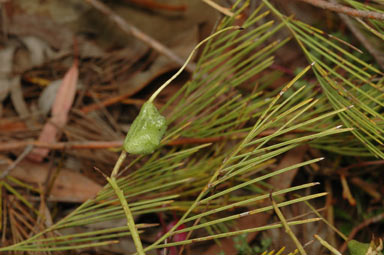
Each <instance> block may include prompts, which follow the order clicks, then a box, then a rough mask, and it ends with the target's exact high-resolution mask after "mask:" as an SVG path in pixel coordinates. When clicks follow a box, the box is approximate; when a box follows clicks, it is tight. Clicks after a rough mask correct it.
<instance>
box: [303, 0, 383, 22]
mask: <svg viewBox="0 0 384 255" xmlns="http://www.w3.org/2000/svg"><path fill="white" fill-rule="evenodd" d="M298 1H301V2H306V3H308V4H311V5H314V6H317V7H320V8H323V9H326V10H330V11H334V12H338V13H343V14H346V15H349V16H353V17H359V18H368V19H378V20H384V14H383V13H379V12H373V11H363V10H357V9H354V8H351V7H348V6H345V5H341V4H337V3H330V2H327V1H324V0H298Z"/></svg>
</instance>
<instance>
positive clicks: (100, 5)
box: [84, 0, 196, 72]
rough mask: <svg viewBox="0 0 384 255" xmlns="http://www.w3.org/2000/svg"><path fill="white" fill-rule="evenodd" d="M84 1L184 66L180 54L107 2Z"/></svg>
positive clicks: (190, 64)
mask: <svg viewBox="0 0 384 255" xmlns="http://www.w3.org/2000/svg"><path fill="white" fill-rule="evenodd" d="M84 1H86V2H88V3H89V4H90V5H92V6H93V7H95V8H96V9H97V10H99V11H100V12H102V13H103V14H105V15H107V16H108V17H109V18H110V19H111V20H112V21H113V22H114V23H116V25H117V26H118V27H119V28H120V29H121V30H123V31H124V32H125V33H127V34H130V35H133V36H134V37H136V38H137V39H139V40H141V41H142V42H144V43H145V44H147V45H148V46H150V47H151V48H153V49H155V50H156V51H157V52H159V53H160V54H163V55H164V56H166V57H168V58H169V59H171V60H172V61H173V62H175V63H177V64H178V65H180V66H182V65H183V64H184V60H183V59H181V58H180V57H179V56H177V55H175V54H174V53H173V52H172V51H171V50H170V49H169V48H167V47H166V46H164V45H163V44H161V43H160V42H158V41H157V40H155V39H153V38H151V37H150V36H149V35H147V34H145V33H144V32H142V31H141V30H140V29H138V28H136V27H134V26H133V25H131V24H129V23H128V22H126V21H125V20H124V19H123V18H122V17H121V16H119V15H117V14H116V13H115V12H113V11H112V10H111V9H110V8H109V7H108V6H106V5H105V4H103V3H101V2H100V1H98V0H84ZM195 68H196V66H195V65H194V64H192V63H189V64H188V65H187V67H186V69H187V70H188V71H190V72H193V71H194V70H195Z"/></svg>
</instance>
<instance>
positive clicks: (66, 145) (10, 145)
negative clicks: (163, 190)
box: [0, 129, 305, 152]
mask: <svg viewBox="0 0 384 255" xmlns="http://www.w3.org/2000/svg"><path fill="white" fill-rule="evenodd" d="M274 132H276V130H274V129H270V130H266V131H264V132H261V133H260V134H259V135H258V137H264V136H268V135H271V134H273V133H274ZM303 132H304V133H305V131H303V130H294V131H292V132H289V133H290V134H296V133H303ZM246 135H247V133H239V134H236V135H232V136H214V137H204V138H197V137H187V138H178V139H174V140H170V141H168V142H166V145H168V146H176V145H187V144H205V143H213V142H219V141H223V140H233V139H242V138H244V137H245V136H246ZM123 142H124V140H123V139H122V140H115V141H81V142H55V143H44V142H39V141H35V140H32V141H31V140H30V141H11V142H3V143H0V152H1V151H10V150H15V149H20V148H24V147H25V146H28V145H33V146H34V147H40V148H47V149H50V150H64V149H66V150H67V149H108V148H117V147H121V146H123Z"/></svg>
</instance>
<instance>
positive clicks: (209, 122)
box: [0, 0, 384, 254]
mask: <svg viewBox="0 0 384 255" xmlns="http://www.w3.org/2000/svg"><path fill="white" fill-rule="evenodd" d="M263 2H264V3H263V4H261V5H260V6H259V7H258V8H256V10H255V11H254V12H253V13H252V14H250V15H249V18H248V19H247V20H245V21H244V23H243V24H242V27H243V28H244V30H242V31H239V30H229V31H226V32H224V33H221V34H220V35H218V36H216V37H215V38H212V39H211V40H209V41H208V42H207V45H206V46H205V48H204V50H203V53H202V56H201V58H200V59H199V62H198V63H197V69H196V71H195V72H194V73H193V77H192V79H191V80H190V81H189V82H187V83H186V84H185V85H184V86H183V87H182V89H180V90H179V91H178V92H177V93H176V94H175V95H174V96H173V97H172V98H171V99H170V100H169V101H168V102H167V104H166V105H165V106H164V107H163V108H162V109H160V111H159V112H160V113H161V114H163V115H164V116H165V120H166V123H164V119H163V118H161V125H159V129H156V130H149V131H148V130H145V129H140V127H143V126H144V127H145V123H146V121H148V120H153V119H156V118H158V117H159V116H160V115H159V113H158V112H157V110H156V111H153V109H149V112H150V114H154V116H155V118H152V117H146V116H144V118H142V119H139V120H138V121H137V122H134V123H133V125H132V131H131V132H136V135H137V133H140V135H143V136H145V135H147V134H148V132H149V133H150V134H151V135H153V136H154V137H156V138H159V139H160V138H161V137H162V135H163V133H164V131H165V125H167V126H168V130H167V131H165V138H163V140H162V141H160V140H159V141H156V143H155V144H149V145H148V144H146V141H145V139H144V138H141V137H142V136H137V137H138V138H139V140H138V141H135V144H137V143H143V144H144V146H141V147H140V148H141V150H140V151H132V150H133V149H134V148H135V146H136V145H134V144H128V143H126V144H127V145H126V146H127V147H126V148H125V149H126V151H128V152H131V153H139V154H148V153H152V152H153V153H152V154H150V155H147V156H145V157H144V156H137V159H136V160H134V161H133V162H130V163H129V164H128V167H132V166H133V165H135V164H136V163H138V162H140V164H139V166H138V167H137V170H135V171H130V172H129V174H125V175H124V176H120V177H119V178H116V183H117V185H118V188H119V189H120V190H121V191H122V192H121V194H123V196H124V198H125V199H126V201H128V202H129V208H130V211H131V213H132V215H133V216H136V217H137V216H140V215H145V214H148V213H160V212H162V213H173V212H177V213H179V214H180V220H179V221H178V222H177V223H176V225H175V226H174V227H172V229H170V230H169V231H168V232H167V233H166V234H164V235H163V236H162V237H160V238H159V239H158V240H157V241H156V242H154V243H153V244H151V245H149V246H147V247H144V251H145V252H147V251H150V250H155V249H162V248H165V247H173V246H178V245H186V244H191V243H195V242H203V241H207V240H215V239H220V238H224V237H230V236H236V235H240V234H246V233H250V232H256V231H262V230H267V229H272V228H281V227H283V224H281V223H276V224H271V225H266V226H261V227H257V228H249V229H245V230H239V231H230V230H228V229H230V228H229V226H230V225H231V224H232V222H233V221H234V220H236V219H239V218H242V217H247V216H249V215H252V214H257V213H265V212H273V211H274V207H273V206H272V204H271V203H270V200H269V197H270V196H273V197H274V199H275V200H276V201H277V202H276V205H275V206H277V207H278V208H281V207H284V206H290V205H294V204H297V203H301V202H305V201H308V200H311V199H315V198H319V197H323V196H325V195H326V193H317V194H311V195H308V196H304V197H300V198H296V199H292V200H286V201H285V200H284V195H285V194H287V193H290V192H297V191H300V190H304V189H308V188H310V187H313V186H315V185H317V184H318V183H307V184H303V185H298V186H293V187H289V188H286V189H282V190H275V191H274V192H272V193H271V194H270V192H269V191H270V188H269V187H268V185H267V184H266V181H267V180H268V179H269V178H272V177H274V176H277V175H279V174H282V173H284V172H287V171H291V170H293V169H297V168H299V167H302V166H306V165H309V164H313V163H316V162H318V161H320V160H322V158H317V159H312V160H308V161H305V162H301V163H298V164H295V165H292V166H288V167H285V168H282V169H277V170H275V171H270V169H269V168H268V167H269V166H270V164H271V163H273V162H274V161H275V159H276V158H277V157H278V156H279V155H281V154H283V153H285V152H287V151H289V150H291V149H293V148H295V147H297V146H299V145H302V144H310V145H311V146H314V147H317V148H323V149H327V150H330V151H335V152H338V153H344V154H351V155H356V154H358V155H367V156H372V155H374V156H378V157H383V156H384V154H383V151H382V147H380V146H381V144H382V143H383V140H384V139H383V138H384V136H383V128H384V127H383V123H384V122H383V116H382V115H381V109H382V107H383V100H382V99H383V98H382V97H383V95H384V94H383V93H382V90H383V81H384V79H383V78H382V73H381V72H380V71H379V70H378V69H377V68H375V67H373V66H372V65H369V64H367V63H365V62H363V61H361V60H360V59H359V58H358V57H355V56H354V55H352V54H351V53H349V52H348V51H347V50H345V49H344V48H343V47H344V46H345V45H344V44H342V45H340V42H335V41H333V40H332V39H330V38H328V37H326V36H325V33H323V32H321V31H319V30H318V29H315V28H312V27H310V26H308V25H306V24H304V23H302V22H300V21H298V20H294V19H292V18H289V17H286V16H284V15H283V14H281V13H280V12H279V11H277V10H276V9H275V8H274V6H273V5H272V4H270V3H269V2H268V1H267V0H264V1H263ZM348 2H352V1H348ZM353 2H354V1H353ZM354 3H356V2H354ZM246 7H247V2H246V3H243V2H242V1H238V3H237V4H235V7H234V8H233V10H232V11H233V12H234V14H235V15H234V16H233V17H226V18H224V19H223V20H222V21H221V22H220V23H219V24H218V27H217V30H220V29H223V28H226V27H228V26H231V25H233V24H234V23H235V21H236V20H235V18H236V17H237V16H238V15H240V14H241V13H242V11H243V10H244V9H245V8H246ZM356 8H357V7H356ZM271 14H274V15H275V16H277V17H278V18H279V19H280V22H276V21H274V20H273V19H272V15H271ZM266 19H267V20H266ZM377 26H378V27H375V29H377V30H378V31H379V25H377ZM282 29H288V30H289V31H290V32H291V34H292V37H293V38H294V39H295V40H296V41H297V42H298V43H299V45H300V47H301V49H302V50H303V52H304V54H305V56H306V57H307V59H308V66H307V67H305V68H303V70H302V71H301V72H300V73H299V74H298V75H297V76H296V77H294V78H293V79H292V80H291V81H290V82H288V83H287V84H285V85H284V86H283V87H282V88H279V89H276V90H273V91H271V90H267V89H266V87H267V86H268V84H269V81H267V80H266V79H265V77H264V78H263V77H261V78H258V80H256V81H255V77H259V76H260V75H259V76H258V74H260V73H261V72H262V71H264V70H266V69H268V68H269V67H271V65H272V64H273V63H274V56H275V52H276V51H277V50H279V49H280V48H281V47H282V46H284V44H285V43H287V42H288V41H289V40H290V38H286V39H284V40H280V41H275V40H273V38H274V35H275V34H276V33H278V32H279V31H280V30H282ZM308 72H313V74H314V75H315V77H316V79H317V83H309V82H306V81H304V80H303V76H305V75H308ZM244 83H253V84H255V88H254V92H253V93H250V94H249V95H243V94H242V93H241V91H240V90H239V87H240V86H241V85H242V84H244ZM317 85H320V86H321V88H322V91H321V92H320V93H319V92H316V91H317V90H315V89H314V88H315V87H316V86H317ZM151 103H152V102H151ZM147 106H148V105H144V106H143V110H142V112H145V111H146V110H148V109H147ZM352 106H353V107H352ZM149 107H150V106H149ZM140 114H142V113H140ZM143 114H144V113H143ZM144 115H145V114H144ZM343 126H344V127H345V128H343ZM267 131H268V132H267ZM129 135H130V134H128V136H129ZM178 137H185V138H191V139H201V140H203V139H207V138H218V137H219V138H220V139H217V140H215V142H213V143H205V144H201V145H198V146H191V145H180V146H172V147H169V146H166V144H167V142H168V141H170V140H173V139H175V138H178ZM141 139H142V140H141ZM152 140H153V139H152V138H151V141H152ZM158 143H159V144H158ZM158 145H159V148H157V147H158ZM155 148H157V149H156V150H155ZM116 177H117V176H116ZM239 191H252V192H251V193H250V192H248V193H246V195H244V192H243V193H241V192H239ZM241 194H242V195H241ZM119 201H120V200H118V199H117V198H116V195H115V191H114V189H113V188H112V187H111V186H110V185H106V186H105V187H104V188H103V190H102V191H101V192H100V193H99V194H98V195H97V197H96V198H94V199H92V200H89V201H87V202H85V203H83V204H82V205H80V206H79V207H78V208H77V209H76V210H74V211H73V212H71V213H70V214H69V215H67V216H66V217H65V218H63V219H61V220H59V221H58V222H56V223H55V224H54V225H52V226H50V227H48V228H46V229H45V230H43V231H41V232H39V233H36V234H34V235H33V236H31V237H30V238H28V239H27V240H24V241H21V242H18V243H15V244H13V245H11V246H8V247H2V248H0V251H29V252H32V251H40V252H42V251H45V252H50V251H61V250H73V249H81V248H84V247H94V246H103V245H107V244H113V243H116V242H117V241H116V240H117V239H118V238H121V237H124V236H130V235H131V233H130V231H129V228H128V227H127V226H121V227H111V228H107V229H98V230H92V231H88V232H85V233H80V234H67V235H64V234H62V235H58V236H55V237H52V234H56V233H60V231H61V230H62V229H65V228H73V227H79V226H87V225H91V224H95V223H98V222H104V223H108V222H110V221H113V220H116V219H123V218H124V217H125V216H124V215H125V214H124V210H123V208H122V206H121V205H120V203H119ZM318 220H320V219H319V218H313V219H308V220H297V221H290V220H287V221H286V222H284V224H285V225H286V226H292V225H297V224H305V223H308V222H314V221H318ZM182 224H184V225H185V226H186V227H185V228H182V229H178V227H179V226H180V225H182ZM136 227H137V229H138V233H139V234H141V233H142V232H143V231H144V230H145V229H148V228H149V229H152V230H153V229H154V228H155V227H156V226H155V225H153V224H136ZM195 230H206V231H199V233H206V235H203V236H199V237H193V238H189V239H187V240H183V241H177V242H173V241H171V242H169V241H168V242H167V243H165V242H164V241H165V240H166V239H167V238H169V237H172V236H174V235H176V234H180V233H189V232H191V231H195ZM281 252H283V250H280V251H279V252H278V253H277V254H281Z"/></svg>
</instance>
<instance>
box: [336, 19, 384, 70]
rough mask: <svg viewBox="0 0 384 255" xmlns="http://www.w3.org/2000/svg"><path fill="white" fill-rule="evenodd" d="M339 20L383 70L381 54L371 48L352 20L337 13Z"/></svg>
mask: <svg viewBox="0 0 384 255" xmlns="http://www.w3.org/2000/svg"><path fill="white" fill-rule="evenodd" d="M339 16H340V18H341V19H342V20H343V22H344V23H345V24H346V25H347V27H348V28H349V30H351V32H352V33H353V34H354V35H355V37H356V39H357V40H359V41H360V43H361V44H362V45H363V46H364V47H365V48H366V49H367V50H368V52H369V53H370V54H371V55H372V56H373V57H374V58H375V60H376V62H377V63H378V64H379V65H380V66H381V68H383V69H384V59H383V54H382V53H381V52H380V51H379V50H377V49H376V48H375V46H373V44H372V43H371V42H370V41H369V40H368V39H367V37H366V36H365V35H364V34H363V33H362V32H361V31H360V29H358V28H357V27H356V26H355V24H354V23H353V22H352V19H351V18H350V17H348V16H347V15H345V14H341V13H339Z"/></svg>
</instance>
